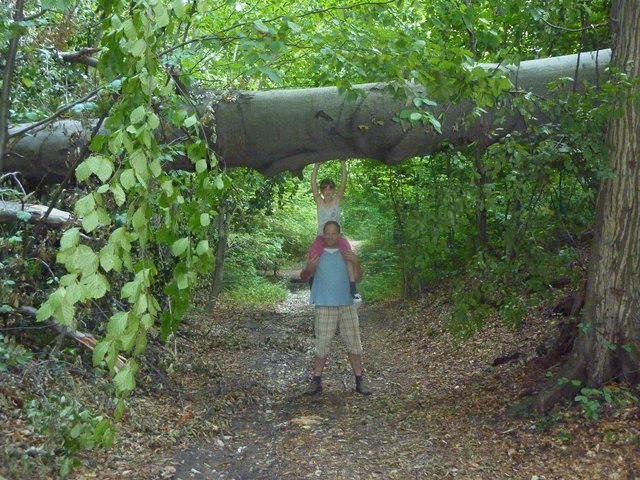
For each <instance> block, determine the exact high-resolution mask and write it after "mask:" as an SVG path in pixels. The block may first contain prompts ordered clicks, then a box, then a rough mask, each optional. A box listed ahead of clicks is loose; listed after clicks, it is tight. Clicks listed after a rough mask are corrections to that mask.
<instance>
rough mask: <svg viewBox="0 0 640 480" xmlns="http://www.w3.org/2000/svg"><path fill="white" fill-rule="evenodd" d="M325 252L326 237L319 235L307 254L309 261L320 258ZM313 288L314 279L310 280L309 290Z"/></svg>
mask: <svg viewBox="0 0 640 480" xmlns="http://www.w3.org/2000/svg"><path fill="white" fill-rule="evenodd" d="M323 251H324V237H323V236H322V235H318V236H317V237H316V238H315V240H314V241H313V243H312V244H311V248H309V253H308V254H307V260H311V259H312V258H313V257H319V256H320V255H322V252H323ZM312 286H313V277H311V278H310V279H309V288H311V287H312Z"/></svg>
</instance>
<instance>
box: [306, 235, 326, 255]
mask: <svg viewBox="0 0 640 480" xmlns="http://www.w3.org/2000/svg"><path fill="white" fill-rule="evenodd" d="M323 251H324V237H323V236H322V235H318V236H317V237H316V238H315V240H314V241H313V243H312V244H311V248H309V254H308V256H307V260H311V259H312V258H313V257H319V256H320V255H322V252H323Z"/></svg>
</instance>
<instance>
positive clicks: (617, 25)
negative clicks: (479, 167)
mask: <svg viewBox="0 0 640 480" xmlns="http://www.w3.org/2000/svg"><path fill="white" fill-rule="evenodd" d="M611 23H612V36H613V64H614V65H615V66H616V67H617V68H618V69H619V70H620V72H622V73H623V74H624V75H626V76H627V77H628V79H629V82H632V83H631V84H632V85H635V86H634V87H633V88H632V89H631V90H629V91H623V92H621V95H622V96H623V98H622V104H621V109H622V111H621V112H620V113H621V114H620V115H619V116H617V117H615V118H614V119H612V121H611V123H610V126H609V129H608V132H607V140H608V144H609V145H610V147H611V170H612V173H613V175H612V176H611V178H605V179H603V180H602V183H601V186H600V191H599V194H598V201H597V212H596V224H595V239H594V244H593V248H592V251H591V260H590V267H589V276H588V281H587V291H586V299H585V308H584V318H583V328H582V329H581V333H582V334H581V335H579V336H578V337H577V340H576V344H575V346H574V348H573V351H572V353H571V355H570V357H569V359H568V361H567V363H566V365H565V366H564V369H563V370H562V372H561V374H560V375H561V377H564V378H566V379H569V380H580V381H581V382H582V383H581V385H579V386H576V385H575V384H574V383H572V382H566V383H564V385H562V386H558V387H550V388H549V389H548V390H547V391H545V392H544V393H542V394H541V395H540V396H539V397H538V398H537V407H538V408H540V409H542V410H547V409H548V408H549V407H551V406H552V405H553V404H554V403H556V402H557V401H558V400H559V399H563V398H567V397H569V396H571V395H573V394H574V393H575V392H576V391H577V390H578V389H581V388H583V387H584V386H586V387H587V388H601V387H602V386H603V385H606V384H608V383H610V382H628V383H630V384H637V383H638V382H639V381H640V160H639V159H640V108H639V106H640V103H639V101H640V99H639V97H638V94H639V93H640V92H639V89H638V79H640V3H639V2H638V1H636V0H620V1H619V2H616V3H615V4H614V6H613V8H612V11H611Z"/></svg>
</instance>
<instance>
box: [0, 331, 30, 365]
mask: <svg viewBox="0 0 640 480" xmlns="http://www.w3.org/2000/svg"><path fill="white" fill-rule="evenodd" d="M32 357H33V353H32V352H31V351H29V350H27V349H26V348H25V347H23V346H22V345H20V344H18V343H16V341H15V339H13V338H11V337H6V338H5V336H4V335H3V334H1V333H0V372H6V371H7V370H8V369H9V368H11V367H15V366H17V365H25V364H26V363H28V362H29V360H31V358H32Z"/></svg>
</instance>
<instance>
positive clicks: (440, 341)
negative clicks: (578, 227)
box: [72, 285, 640, 480]
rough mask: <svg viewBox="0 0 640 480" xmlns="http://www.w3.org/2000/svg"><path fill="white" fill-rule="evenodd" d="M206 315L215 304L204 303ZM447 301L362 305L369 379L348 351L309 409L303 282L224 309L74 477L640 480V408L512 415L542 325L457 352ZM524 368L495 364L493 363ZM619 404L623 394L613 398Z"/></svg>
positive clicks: (192, 328)
mask: <svg viewBox="0 0 640 480" xmlns="http://www.w3.org/2000/svg"><path fill="white" fill-rule="evenodd" d="M202 303H203V304H205V303H206V302H202ZM449 310H450V302H449V300H448V298H447V296H446V294H444V293H438V292H432V293H431V294H429V295H427V296H426V297H425V298H424V299H423V300H421V301H420V302H413V303H395V304H389V305H380V304H376V305H366V304H364V305H362V306H361V307H360V318H361V329H362V337H363V345H364V348H365V356H364V366H365V374H366V375H367V376H368V378H369V379H370V381H371V384H372V387H373V389H374V393H373V394H372V395H370V396H368V397H363V396H360V395H358V394H357V393H355V392H353V378H352V375H351V371H350V367H349V364H348V362H347V360H346V352H345V350H344V348H343V347H342V345H341V342H340V341H339V339H336V343H335V344H334V345H335V348H334V351H333V354H332V355H331V356H330V358H329V362H328V364H327V367H326V370H325V375H324V382H323V383H324V386H325V389H324V391H323V393H322V394H320V395H318V396H313V397H305V396H302V395H300V392H301V391H302V390H303V389H304V388H305V386H306V384H307V382H308V380H309V375H310V367H311V362H312V325H311V324H312V319H313V310H312V307H311V306H309V305H308V289H307V288H305V286H302V285H298V289H297V290H294V291H293V292H292V293H291V295H290V296H289V298H288V299H287V301H286V302H284V303H283V304H281V305H279V306H278V307H277V308H276V309H275V310H271V311H264V310H252V309H241V308H239V307H238V306H235V305H227V306H225V305H218V306H217V307H216V308H215V309H214V310H213V311H212V310H210V309H208V308H205V307H201V308H200V309H197V308H196V309H195V310H194V313H193V314H192V315H191V316H190V317H189V318H187V319H186V320H185V323H184V325H183V326H182V327H181V331H180V334H179V335H178V336H177V337H176V339H175V340H174V341H173V342H172V343H171V344H169V345H167V344H160V343H155V344H154V345H153V346H152V348H150V351H149V356H148V357H147V360H146V363H145V365H144V368H143V369H142V370H141V372H140V374H139V375H138V377H139V387H138V388H137V389H136V391H135V394H134V396H132V398H130V399H128V406H127V414H126V415H127V416H126V418H125V419H124V421H123V422H121V425H120V428H121V432H120V435H119V440H118V442H117V444H116V446H115V448H114V449H111V450H107V451H103V452H101V453H100V452H91V453H90V454H89V455H87V456H86V458H83V462H84V464H83V468H81V469H79V470H78V471H77V472H75V473H74V476H73V477H72V480H89V479H95V478H100V479H101V480H111V479H120V478H125V479H133V480H138V479H140V480H151V479H165V480H169V479H171V480H178V479H180V480H188V479H199V480H209V479H211V480H214V479H215V480H218V479H220V480H231V479H233V480H253V479H264V480H280V479H291V480H300V479H307V478H313V479H318V478H319V479H329V480H362V479H365V480H366V479H384V480H406V479H416V480H418V479H420V480H443V479H453V478H455V479H463V480H507V479H518V480H591V479H594V480H596V479H597V480H600V479H610V480H640V408H639V407H638V404H637V403H625V402H619V403H620V405H618V406H615V407H614V406H612V405H611V404H606V405H603V406H602V408H601V409H600V411H599V415H600V420H599V421H597V422H596V421H593V420H586V419H585V418H584V416H583V415H582V412H581V410H580V409H579V408H577V407H575V406H574V407H573V408H566V407H565V408H563V409H558V410H557V411H554V412H553V413H552V414H551V415H549V416H547V417H539V416H531V417H529V418H524V419H514V418H511V416H510V415H509V411H510V409H511V408H512V406H513V405H516V404H518V403H519V402H521V401H522V400H523V399H526V398H528V396H530V395H531V394H532V393H535V391H536V389H537V388H538V387H537V383H536V380H538V379H540V378H543V377H544V375H545V372H544V371H539V369H536V367H535V365H536V363H535V357H536V353H535V350H536V347H538V346H539V345H540V344H541V343H542V342H543V341H544V340H545V339H549V338H553V335H554V333H555V331H556V327H555V326H554V325H553V322H552V321H551V320H550V319H549V318H548V317H545V316H544V315H540V314H538V315H532V316H531V318H527V319H524V320H523V328H522V329H521V330H518V331H511V330H507V329H505V328H504V327H502V326H500V324H499V323H497V322H491V319H488V326H487V328H486V329H485V330H484V331H483V332H482V334H480V335H477V336H476V337H474V338H472V339H471V340H469V341H467V342H464V343H459V342H457V341H456V340H455V339H454V338H452V336H451V335H450V334H449V333H448V332H447V331H446V329H445V328H444V327H443V325H444V322H445V319H446V318H448V315H449ZM505 355H511V358H515V359H514V360H512V361H509V362H506V363H504V364H502V365H500V366H497V367H492V366H491V364H492V362H493V360H494V359H496V358H498V357H501V356H505ZM616 398H618V399H619V400H620V399H621V397H620V396H619V395H618V396H617V397H616Z"/></svg>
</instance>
